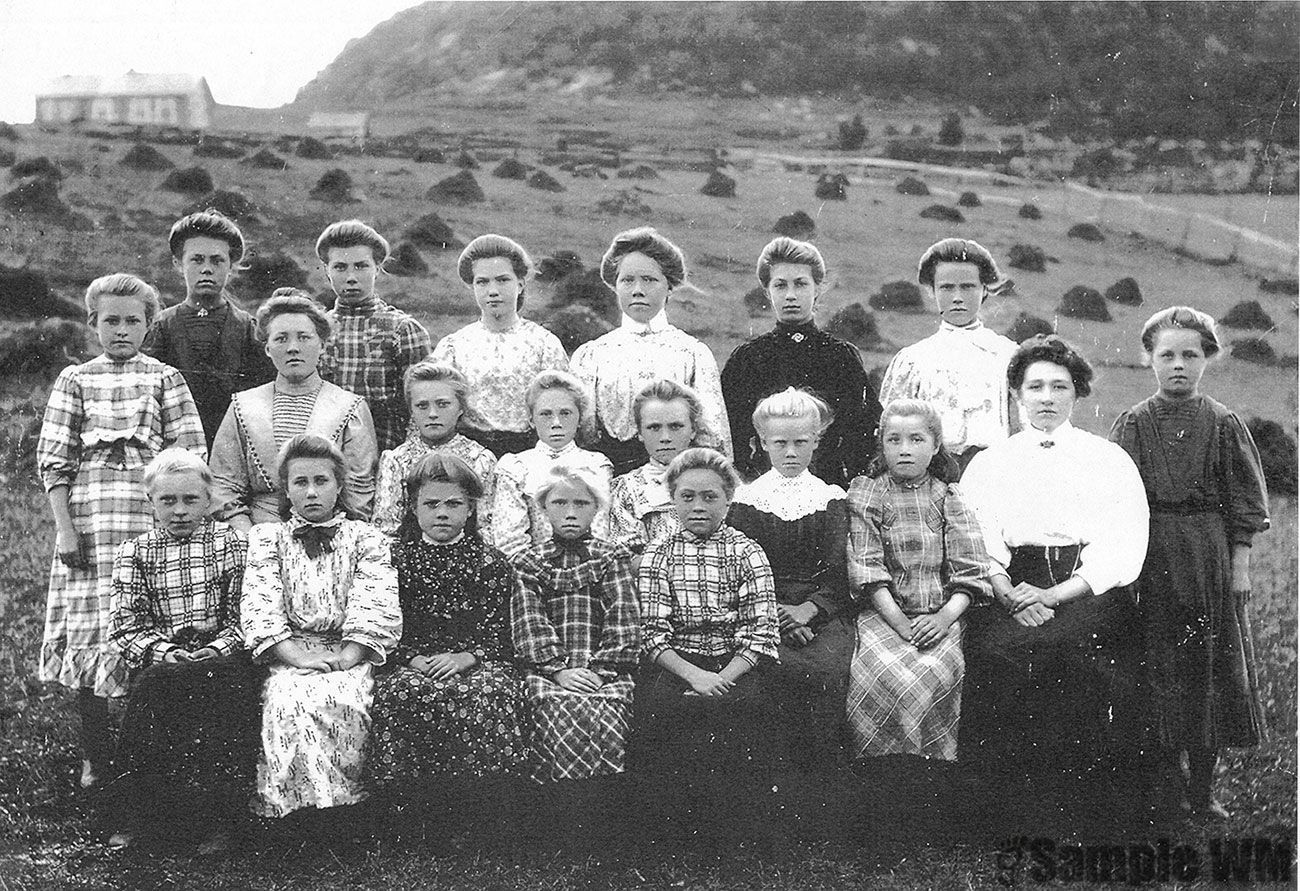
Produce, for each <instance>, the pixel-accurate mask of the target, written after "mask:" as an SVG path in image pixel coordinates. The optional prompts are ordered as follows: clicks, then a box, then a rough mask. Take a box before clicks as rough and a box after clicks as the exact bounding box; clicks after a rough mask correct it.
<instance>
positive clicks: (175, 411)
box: [158, 365, 208, 461]
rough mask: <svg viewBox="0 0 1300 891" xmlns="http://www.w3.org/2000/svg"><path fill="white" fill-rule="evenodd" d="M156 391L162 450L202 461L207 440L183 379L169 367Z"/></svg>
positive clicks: (192, 397) (205, 456) (204, 456)
mask: <svg viewBox="0 0 1300 891" xmlns="http://www.w3.org/2000/svg"><path fill="white" fill-rule="evenodd" d="M160 389H161V392H160V393H159V399H158V408H159V414H160V418H159V420H160V421H161V422H162V431H161V432H162V445H163V448H167V447H170V446H177V447H179V448H182V449H185V450H187V451H190V452H193V453H194V454H196V455H198V456H199V457H200V458H202V459H203V460H205V461H206V460H207V458H208V440H207V437H205V436H204V435H203V420H202V419H201V418H200V417H199V409H198V406H196V405H195V404H194V396H193V395H192V394H191V393H190V385H189V384H187V383H185V376H184V375H182V374H181V373H180V372H179V371H177V370H176V369H175V368H172V367H171V366H170V365H168V366H166V367H165V369H164V371H163V376H162V386H161V388H160Z"/></svg>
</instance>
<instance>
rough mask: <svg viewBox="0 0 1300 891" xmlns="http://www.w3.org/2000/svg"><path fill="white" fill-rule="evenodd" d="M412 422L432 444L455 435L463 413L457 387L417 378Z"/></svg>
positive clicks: (414, 383) (442, 382) (413, 386)
mask: <svg viewBox="0 0 1300 891" xmlns="http://www.w3.org/2000/svg"><path fill="white" fill-rule="evenodd" d="M409 401H410V403H411V423H412V424H414V425H415V429H416V430H417V431H418V432H419V434H420V438H421V439H422V440H424V441H425V443H426V444H428V445H431V446H437V445H442V444H443V443H445V442H446V441H447V440H449V439H451V438H452V437H453V436H455V435H456V425H457V424H459V423H460V416H461V414H462V412H461V408H460V399H458V398H457V396H456V390H455V388H454V387H452V385H451V384H449V383H446V382H445V381H415V382H413V383H412V384H411V393H410V397H409Z"/></svg>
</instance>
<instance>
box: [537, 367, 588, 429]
mask: <svg viewBox="0 0 1300 891" xmlns="http://www.w3.org/2000/svg"><path fill="white" fill-rule="evenodd" d="M547 390H564V391H565V392H566V393H568V394H569V395H570V396H572V397H573V402H574V404H575V405H577V406H578V423H579V425H581V424H582V423H583V422H584V421H586V420H587V418H588V417H589V416H590V415H591V397H590V396H589V395H587V388H586V387H585V386H583V383H582V381H580V380H578V379H577V378H576V377H574V376H573V375H571V374H569V372H567V371H554V370H551V371H543V372H542V373H541V374H539V375H537V377H535V378H533V382H532V383H530V384H529V385H528V391H527V392H526V393H524V405H526V406H527V407H528V413H529V414H530V415H531V414H532V413H533V409H534V408H535V407H536V406H537V400H538V399H539V398H540V397H541V395H542V394H543V393H545V392H546V391H547Z"/></svg>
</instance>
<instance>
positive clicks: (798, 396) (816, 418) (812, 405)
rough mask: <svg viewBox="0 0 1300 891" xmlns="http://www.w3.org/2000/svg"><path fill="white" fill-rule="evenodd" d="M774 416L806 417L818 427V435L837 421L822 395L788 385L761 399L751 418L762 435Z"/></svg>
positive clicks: (801, 418)
mask: <svg viewBox="0 0 1300 891" xmlns="http://www.w3.org/2000/svg"><path fill="white" fill-rule="evenodd" d="M773 418H798V419H800V420H803V419H805V418H806V419H807V420H808V422H809V423H811V424H813V425H815V426H816V427H817V435H818V436H821V435H822V434H823V433H825V432H826V429H827V428H828V427H830V425H831V424H832V423H833V422H834V421H835V412H834V411H833V410H832V409H831V407H830V406H829V405H827V404H826V400H824V399H822V398H821V397H819V396H815V395H813V394H812V393H809V392H808V391H807V390H803V389H799V388H797V387H786V388H785V389H784V390H782V391H780V392H779V393H773V394H772V395H771V396H765V397H764V398H762V399H760V400H759V402H758V405H757V406H755V407H754V414H753V415H751V418H750V419H751V420H752V421H753V422H754V429H755V430H757V431H758V433H759V435H760V436H761V435H762V434H763V428H764V427H765V426H766V424H767V422H768V421H770V420H772V419H773Z"/></svg>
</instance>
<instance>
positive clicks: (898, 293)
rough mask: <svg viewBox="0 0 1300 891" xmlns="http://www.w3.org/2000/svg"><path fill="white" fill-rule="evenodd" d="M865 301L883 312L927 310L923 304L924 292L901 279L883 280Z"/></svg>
mask: <svg viewBox="0 0 1300 891" xmlns="http://www.w3.org/2000/svg"><path fill="white" fill-rule="evenodd" d="M867 302H868V303H870V304H871V308H872V309H879V310H883V311H885V312H907V313H918V312H927V311H928V307H927V306H926V304H925V293H924V292H923V291H922V290H921V287H920V286H919V285H916V284H913V283H912V282H909V281H905V280H901V279H900V280H899V281H893V282H885V283H884V284H883V285H881V286H880V290H879V291H878V292H877V293H875V294H872V295H871V298H870V299H869V300H868V301H867Z"/></svg>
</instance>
